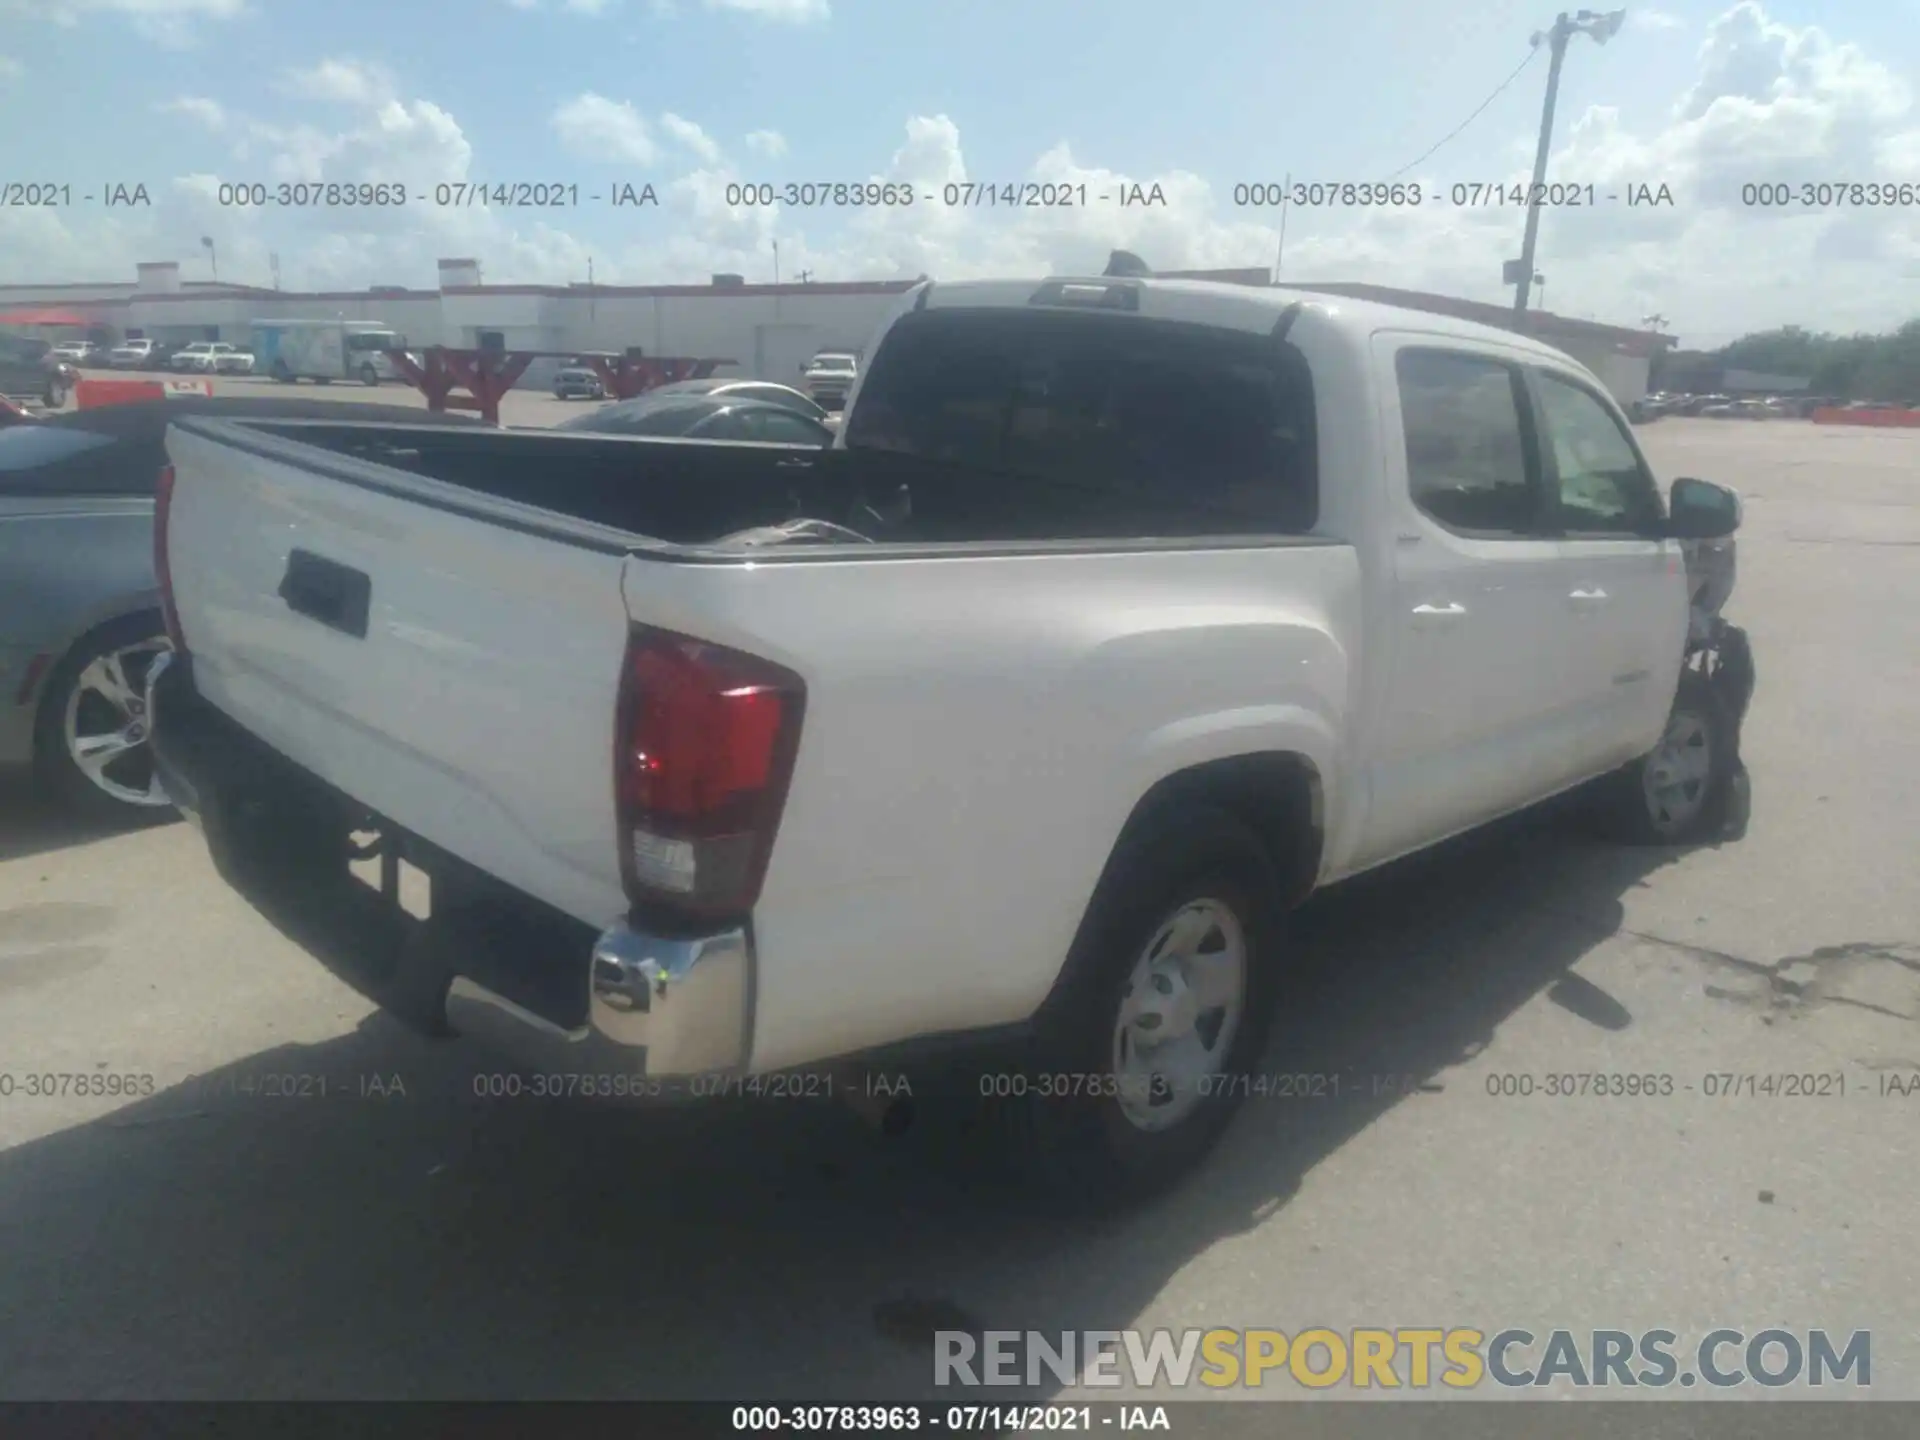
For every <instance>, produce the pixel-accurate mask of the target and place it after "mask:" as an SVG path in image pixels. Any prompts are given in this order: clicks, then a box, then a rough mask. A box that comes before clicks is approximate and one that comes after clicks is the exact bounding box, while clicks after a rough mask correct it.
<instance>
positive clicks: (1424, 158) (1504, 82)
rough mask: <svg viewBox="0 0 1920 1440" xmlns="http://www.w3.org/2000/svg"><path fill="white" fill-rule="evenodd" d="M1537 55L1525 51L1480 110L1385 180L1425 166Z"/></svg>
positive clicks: (1533, 51) (1518, 76) (1516, 77)
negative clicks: (1524, 55) (1525, 55)
mask: <svg viewBox="0 0 1920 1440" xmlns="http://www.w3.org/2000/svg"><path fill="white" fill-rule="evenodd" d="M1539 53H1540V52H1539V51H1538V50H1537V49H1535V50H1529V51H1527V58H1526V59H1524V60H1522V61H1521V62H1520V63H1519V65H1517V66H1516V67H1514V72H1513V74H1511V75H1509V76H1507V78H1506V79H1504V80H1502V81H1501V82H1500V83H1499V84H1498V85H1496V86H1495V87H1494V90H1493V93H1492V94H1491V95H1489V96H1487V98H1486V99H1484V100H1482V101H1481V102H1480V108H1479V109H1478V110H1475V111H1474V112H1473V114H1471V115H1469V116H1467V118H1466V119H1464V120H1462V121H1461V122H1460V123H1459V124H1458V125H1457V126H1455V127H1454V128H1453V130H1452V131H1450V132H1449V133H1448V134H1447V135H1446V136H1444V137H1443V138H1442V139H1441V140H1440V142H1439V144H1437V145H1435V146H1434V147H1433V149H1432V150H1429V151H1427V153H1426V154H1425V155H1422V156H1421V157H1420V158H1419V159H1418V160H1415V161H1412V162H1411V163H1409V164H1406V165H1402V166H1401V167H1400V168H1399V169H1398V170H1396V171H1394V172H1393V174H1391V175H1389V176H1387V179H1389V180H1397V179H1398V178H1399V177H1400V176H1402V175H1404V174H1406V173H1407V171H1409V170H1411V169H1413V167H1414V166H1415V165H1421V164H1425V163H1426V161H1427V160H1428V158H1429V157H1431V156H1432V154H1433V152H1434V150H1438V149H1439V148H1440V146H1441V145H1444V144H1446V143H1447V141H1448V140H1451V139H1453V137H1454V136H1456V135H1458V134H1459V133H1460V132H1461V131H1462V130H1464V129H1466V128H1467V126H1469V125H1471V124H1472V123H1473V122H1474V121H1476V120H1478V119H1479V118H1480V113H1481V111H1483V110H1485V109H1486V108H1487V106H1489V105H1491V104H1492V103H1493V102H1494V101H1496V100H1498V99H1499V98H1500V92H1501V91H1503V90H1505V89H1506V88H1507V87H1508V86H1509V85H1511V84H1513V82H1514V81H1515V80H1518V79H1519V78H1520V72H1521V71H1522V70H1524V69H1526V68H1527V66H1529V65H1531V64H1532V63H1533V57H1534V56H1535V55H1538V54H1539Z"/></svg>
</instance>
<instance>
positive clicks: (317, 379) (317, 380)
mask: <svg viewBox="0 0 1920 1440" xmlns="http://www.w3.org/2000/svg"><path fill="white" fill-rule="evenodd" d="M313 383H314V384H316V385H331V384H332V383H333V377H332V376H331V375H316V376H314V377H313Z"/></svg>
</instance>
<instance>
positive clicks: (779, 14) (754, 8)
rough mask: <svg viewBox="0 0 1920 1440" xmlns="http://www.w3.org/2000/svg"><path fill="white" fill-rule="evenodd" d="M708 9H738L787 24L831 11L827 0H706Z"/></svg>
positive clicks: (809, 20) (806, 21)
mask: <svg viewBox="0 0 1920 1440" xmlns="http://www.w3.org/2000/svg"><path fill="white" fill-rule="evenodd" d="M706 6H707V8H708V9H709V10H738V11H740V12H741V13H742V14H746V15H757V16H759V17H760V18H761V19H762V20H774V21H779V22H781V23H783V24H788V25H807V24H811V23H812V22H814V21H816V20H825V19H827V18H828V17H829V15H830V14H831V13H832V11H831V9H830V8H829V5H828V0H706Z"/></svg>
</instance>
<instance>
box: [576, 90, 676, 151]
mask: <svg viewBox="0 0 1920 1440" xmlns="http://www.w3.org/2000/svg"><path fill="white" fill-rule="evenodd" d="M551 123H552V125H553V128H554V131H555V133H556V134H558V135H559V137H560V140H561V143H562V144H564V145H565V146H566V147H567V148H568V149H569V150H572V151H573V152H574V153H575V154H577V155H582V156H585V157H588V158H590V159H597V160H623V161H628V162H631V163H633V164H636V165H651V164H652V163H653V162H654V161H655V160H657V159H659V157H660V146H659V144H658V143H657V142H656V141H655V140H654V138H653V131H652V130H651V129H650V128H649V127H648V125H647V122H646V119H645V117H644V116H642V115H641V114H640V112H639V111H638V110H636V109H634V108H633V106H632V105H631V104H629V103H628V102H627V101H625V100H609V99H608V98H607V97H606V96H604V95H595V94H593V93H591V92H589V93H587V94H585V95H577V96H575V97H574V98H573V99H571V100H569V101H567V102H566V104H564V105H562V106H561V107H560V108H559V109H557V110H555V111H554V112H553V118H552V122H551Z"/></svg>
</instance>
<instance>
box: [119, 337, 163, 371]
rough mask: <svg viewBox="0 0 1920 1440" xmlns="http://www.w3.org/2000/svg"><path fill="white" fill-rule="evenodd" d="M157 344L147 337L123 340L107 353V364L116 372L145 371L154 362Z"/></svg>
mask: <svg viewBox="0 0 1920 1440" xmlns="http://www.w3.org/2000/svg"><path fill="white" fill-rule="evenodd" d="M155 344H156V342H155V341H153V340H150V339H148V338H146V337H145V336H140V337H138V338H135V339H132V340H122V341H121V342H120V343H119V344H118V345H116V346H114V347H113V349H111V350H109V351H108V352H107V364H108V365H109V366H111V367H112V368H113V369H115V370H144V369H146V368H147V367H148V366H149V365H151V364H152V363H153V361H154V353H153V352H154V348H155Z"/></svg>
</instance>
